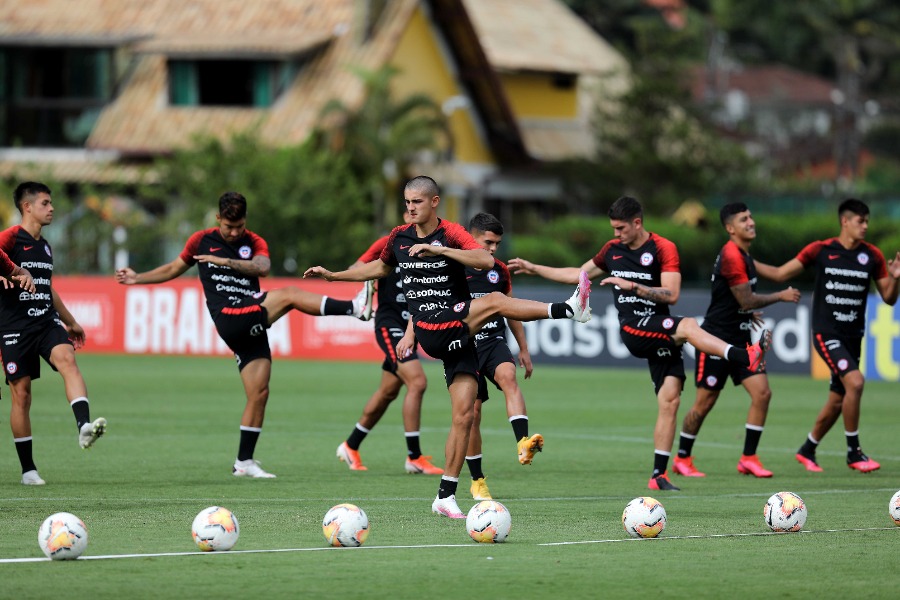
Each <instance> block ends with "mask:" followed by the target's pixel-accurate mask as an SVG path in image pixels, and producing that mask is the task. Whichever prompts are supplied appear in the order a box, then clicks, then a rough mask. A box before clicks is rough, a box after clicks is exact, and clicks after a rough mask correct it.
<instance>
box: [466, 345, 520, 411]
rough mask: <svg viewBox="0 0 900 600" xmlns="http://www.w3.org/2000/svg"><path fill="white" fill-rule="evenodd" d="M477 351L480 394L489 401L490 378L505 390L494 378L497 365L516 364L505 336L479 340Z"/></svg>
mask: <svg viewBox="0 0 900 600" xmlns="http://www.w3.org/2000/svg"><path fill="white" fill-rule="evenodd" d="M475 353H476V354H478V396H477V398H478V399H479V400H481V401H482V402H487V401H488V385H487V382H488V380H490V382H491V383H493V384H494V386H495V387H496V388H497V389H498V390H500V391H503V390H502V389H501V388H500V386H499V385H497V381H496V380H495V379H494V372H495V371H496V370H497V367H499V366H500V365H502V364H503V363H507V362H508V363H512V364H513V365H515V364H516V361H515V359H514V358H513V355H512V352H510V350H509V346H507V345H506V338H504V337H503V336H492V337H490V338H487V339H485V340H481V341H479V342H478V343H477V344H476V345H475Z"/></svg>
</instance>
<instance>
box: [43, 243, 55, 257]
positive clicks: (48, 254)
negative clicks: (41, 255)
mask: <svg viewBox="0 0 900 600" xmlns="http://www.w3.org/2000/svg"><path fill="white" fill-rule="evenodd" d="M44 252H46V253H47V256H50V257H53V255H52V254H50V246H48V245H47V244H44Z"/></svg>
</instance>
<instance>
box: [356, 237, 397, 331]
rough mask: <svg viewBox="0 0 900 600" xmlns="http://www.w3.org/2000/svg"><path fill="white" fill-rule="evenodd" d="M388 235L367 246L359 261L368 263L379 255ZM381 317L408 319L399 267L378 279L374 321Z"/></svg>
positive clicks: (395, 319) (385, 244)
mask: <svg viewBox="0 0 900 600" xmlns="http://www.w3.org/2000/svg"><path fill="white" fill-rule="evenodd" d="M389 238H390V236H388V235H386V236H384V237H383V238H380V239H378V240H377V241H375V243H373V244H372V245H371V246H369V249H368V250H366V251H365V252H364V253H363V255H362V256H360V257H359V262H363V263H370V262H372V261H373V260H376V259H377V258H378V257H380V256H381V252H382V251H383V250H384V248H385V247H386V246H387V242H388V239H389ZM383 318H392V319H393V320H394V321H397V320H400V321H408V320H409V311H408V310H407V308H406V296H405V295H404V294H403V283H402V282H401V281H400V267H394V270H393V271H391V272H390V273H388V274H387V275H385V276H384V277H382V278H381V279H379V280H378V310H377V311H375V321H376V322H377V321H379V320H380V319H383Z"/></svg>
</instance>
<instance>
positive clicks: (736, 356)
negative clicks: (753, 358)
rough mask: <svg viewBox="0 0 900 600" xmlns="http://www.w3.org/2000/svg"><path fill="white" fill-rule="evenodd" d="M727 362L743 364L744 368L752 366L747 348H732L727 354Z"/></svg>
mask: <svg viewBox="0 0 900 600" xmlns="http://www.w3.org/2000/svg"><path fill="white" fill-rule="evenodd" d="M725 360H728V361H730V362H736V363H739V364H742V365H744V366H747V367H749V366H750V355H749V354H748V353H747V349H746V348H738V347H737V346H732V347H731V348H729V349H728V351H727V352H725Z"/></svg>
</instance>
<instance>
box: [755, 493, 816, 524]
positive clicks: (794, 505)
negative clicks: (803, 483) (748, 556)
mask: <svg viewBox="0 0 900 600" xmlns="http://www.w3.org/2000/svg"><path fill="white" fill-rule="evenodd" d="M806 514H807V513H806V504H804V503H803V499H802V498H801V497H800V496H798V495H797V494H795V493H794V492H778V493H777V494H772V496H771V497H770V498H769V500H768V502H766V506H765V508H763V517H764V518H765V520H766V525H768V526H769V529H771V530H772V531H800V530H801V529H803V525H804V524H805V523H806Z"/></svg>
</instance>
